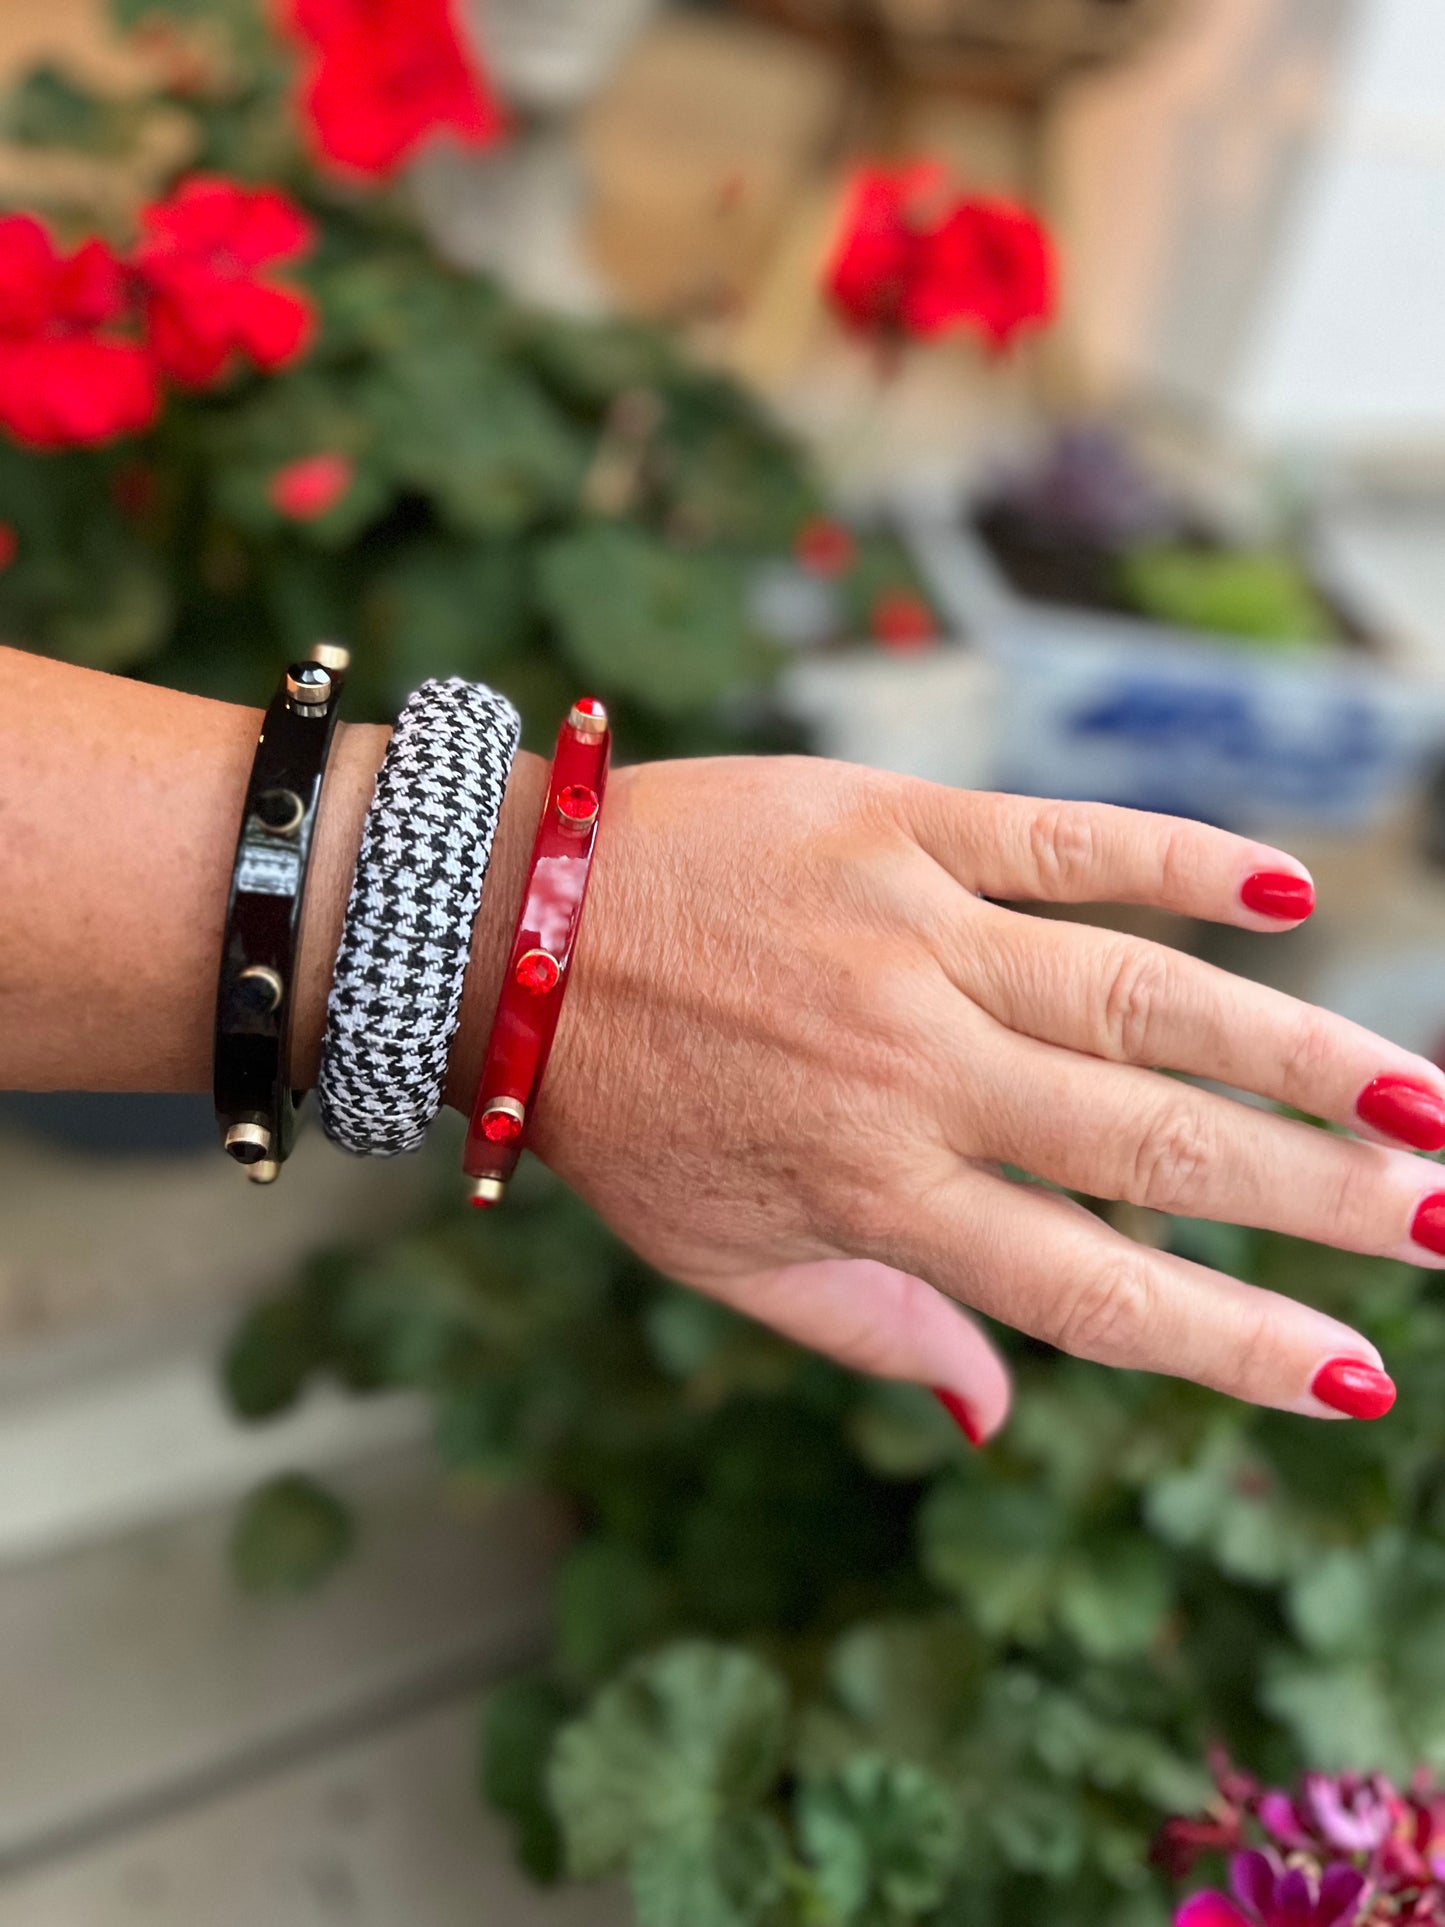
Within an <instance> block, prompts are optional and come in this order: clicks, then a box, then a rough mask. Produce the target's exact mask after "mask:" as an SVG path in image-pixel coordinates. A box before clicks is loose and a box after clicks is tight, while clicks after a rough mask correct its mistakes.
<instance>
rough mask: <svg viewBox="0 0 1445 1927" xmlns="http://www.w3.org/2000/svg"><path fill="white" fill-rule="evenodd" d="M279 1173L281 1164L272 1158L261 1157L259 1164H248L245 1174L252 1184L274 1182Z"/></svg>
mask: <svg viewBox="0 0 1445 1927" xmlns="http://www.w3.org/2000/svg"><path fill="white" fill-rule="evenodd" d="M280 1175H281V1166H280V1165H279V1164H278V1163H277V1162H276V1160H275V1159H274V1158H262V1160H261V1162H260V1163H259V1164H248V1165H247V1166H246V1176H247V1177H248V1178H249V1179H250V1180H251V1182H252V1184H274V1183H275V1182H276V1180H277V1178H279V1177H280Z"/></svg>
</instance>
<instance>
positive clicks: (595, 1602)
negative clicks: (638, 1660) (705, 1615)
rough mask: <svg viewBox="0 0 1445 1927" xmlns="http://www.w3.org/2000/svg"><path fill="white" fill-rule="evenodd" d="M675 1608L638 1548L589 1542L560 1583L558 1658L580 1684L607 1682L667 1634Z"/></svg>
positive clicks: (661, 1580) (606, 1541)
mask: <svg viewBox="0 0 1445 1927" xmlns="http://www.w3.org/2000/svg"><path fill="white" fill-rule="evenodd" d="M671 1603H672V1602H671V1599H670V1597H669V1591H668V1586H667V1581H666V1579H665V1578H664V1577H663V1575H662V1574H661V1573H660V1572H659V1571H658V1570H657V1568H656V1567H655V1566H654V1565H652V1564H651V1563H650V1562H649V1561H648V1560H647V1559H645V1558H644V1557H643V1556H642V1554H641V1553H640V1552H638V1551H637V1550H636V1548H635V1547H632V1546H628V1545H623V1544H621V1543H620V1542H618V1541H616V1540H610V1539H593V1540H586V1541H584V1542H583V1543H582V1544H581V1545H579V1546H576V1547H574V1548H573V1550H572V1552H571V1553H569V1555H568V1557H567V1560H566V1562H565V1564H564V1565H563V1567H562V1571H561V1575H560V1577H559V1579H558V1583H557V1652H558V1658H559V1659H560V1661H561V1663H562V1665H563V1666H564V1667H565V1668H566V1669H567V1671H568V1673H569V1674H570V1675H572V1676H573V1677H575V1678H577V1679H581V1680H586V1681H588V1682H589V1683H591V1682H593V1681H597V1680H601V1679H604V1678H605V1677H606V1675H607V1674H608V1673H609V1672H610V1671H612V1670H613V1669H614V1668H616V1667H618V1666H620V1665H621V1664H622V1663H623V1661H624V1660H627V1659H631V1658H632V1656H633V1655H634V1654H635V1653H636V1652H638V1650H639V1649H640V1648H642V1647H644V1646H649V1645H651V1644H653V1643H654V1642H655V1641H656V1640H657V1639H658V1638H659V1637H660V1636H661V1635H662V1634H663V1633H664V1632H665V1631H666V1630H667V1624H668V1619H669V1616H670V1610H671Z"/></svg>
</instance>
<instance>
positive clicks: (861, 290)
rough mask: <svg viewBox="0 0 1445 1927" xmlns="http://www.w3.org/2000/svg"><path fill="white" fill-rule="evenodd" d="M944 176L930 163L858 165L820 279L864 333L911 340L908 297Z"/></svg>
mask: <svg viewBox="0 0 1445 1927" xmlns="http://www.w3.org/2000/svg"><path fill="white" fill-rule="evenodd" d="M942 184H943V170H942V169H941V168H940V167H936V166H934V165H933V164H932V163H931V162H927V161H925V162H921V163H917V164H915V165H913V166H910V167H902V168H897V169H894V170H892V171H889V170H888V169H885V168H871V167H865V168H862V169H860V171H859V172H858V173H857V174H855V175H854V177H853V182H852V186H851V188H850V189H849V195H848V203H847V208H846V211H845V214H844V219H843V227H842V232H841V235H840V237H839V240H838V244H837V246H836V248H835V249H834V252H833V257H832V259H831V260H830V262H829V264H828V267H827V270H826V272H825V275H824V285H825V287H826V290H827V293H828V296H829V298H830V299H831V300H832V301H833V303H834V305H835V306H836V307H837V308H838V309H839V310H840V311H841V313H842V315H843V318H844V320H845V321H847V322H849V323H850V324H851V325H852V326H853V327H855V328H858V329H861V330H863V331H864V332H865V333H869V334H884V335H891V334H912V333H914V332H916V328H917V324H916V322H915V321H914V319H913V317H912V314H911V303H912V295H913V290H914V288H915V286H916V285H917V283H918V280H919V277H920V275H921V274H922V272H923V266H924V251H925V248H926V245H927V236H928V234H929V232H930V230H931V224H930V220H929V216H928V205H929V203H930V202H932V201H936V200H937V197H938V194H939V191H940V189H941V187H942Z"/></svg>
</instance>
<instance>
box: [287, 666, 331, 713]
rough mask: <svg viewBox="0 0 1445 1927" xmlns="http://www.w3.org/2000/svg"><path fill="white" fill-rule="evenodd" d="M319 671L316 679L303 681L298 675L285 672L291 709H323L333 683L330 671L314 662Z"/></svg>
mask: <svg viewBox="0 0 1445 1927" xmlns="http://www.w3.org/2000/svg"><path fill="white" fill-rule="evenodd" d="M316 668H317V670H318V671H319V672H320V673H319V676H318V678H317V680H316V681H314V682H303V681H302V679H301V678H300V677H299V676H293V675H292V674H291V672H290V671H289V670H288V671H287V672H286V694H287V695H288V696H289V697H290V698H291V706H292V708H293V709H324V708H325V707H326V705H327V704H328V703H329V702H330V701H331V692H332V688H333V684H332V681H331V672H330V670H328V669H324V668H322V666H321V664H320V663H317V664H316Z"/></svg>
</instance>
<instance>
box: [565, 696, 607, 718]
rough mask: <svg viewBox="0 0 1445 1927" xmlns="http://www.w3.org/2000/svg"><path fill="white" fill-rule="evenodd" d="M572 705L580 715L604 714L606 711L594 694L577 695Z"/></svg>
mask: <svg viewBox="0 0 1445 1927" xmlns="http://www.w3.org/2000/svg"><path fill="white" fill-rule="evenodd" d="M572 707H573V708H574V709H575V710H576V711H577V713H578V714H579V715H581V716H605V715H606V714H607V711H606V710H605V709H604V708H603V707H602V705H601V703H600V702H598V700H597V698H596V697H595V696H579V697H578V698H577V700H576V702H575V703H573V705H572Z"/></svg>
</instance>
